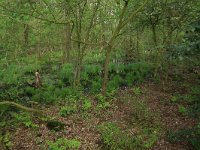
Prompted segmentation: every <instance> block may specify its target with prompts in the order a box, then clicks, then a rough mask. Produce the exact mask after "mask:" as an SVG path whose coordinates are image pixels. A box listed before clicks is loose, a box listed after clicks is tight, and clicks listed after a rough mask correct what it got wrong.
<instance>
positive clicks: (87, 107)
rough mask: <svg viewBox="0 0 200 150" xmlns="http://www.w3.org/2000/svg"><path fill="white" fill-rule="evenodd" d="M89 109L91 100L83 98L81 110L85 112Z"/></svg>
mask: <svg viewBox="0 0 200 150" xmlns="http://www.w3.org/2000/svg"><path fill="white" fill-rule="evenodd" d="M91 108H92V102H91V100H89V99H87V98H85V99H84V102H83V110H85V111H87V110H90V109H91Z"/></svg>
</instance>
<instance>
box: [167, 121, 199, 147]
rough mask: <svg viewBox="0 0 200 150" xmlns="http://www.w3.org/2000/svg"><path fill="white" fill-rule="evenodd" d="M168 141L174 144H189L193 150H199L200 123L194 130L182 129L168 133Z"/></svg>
mask: <svg viewBox="0 0 200 150" xmlns="http://www.w3.org/2000/svg"><path fill="white" fill-rule="evenodd" d="M167 137H168V140H169V141H170V142H171V143H176V142H189V143H190V144H191V145H192V146H193V148H194V149H196V150H199V149H200V143H199V141H200V123H199V124H198V125H197V126H195V127H194V128H190V129H183V130H178V131H168V132H167Z"/></svg>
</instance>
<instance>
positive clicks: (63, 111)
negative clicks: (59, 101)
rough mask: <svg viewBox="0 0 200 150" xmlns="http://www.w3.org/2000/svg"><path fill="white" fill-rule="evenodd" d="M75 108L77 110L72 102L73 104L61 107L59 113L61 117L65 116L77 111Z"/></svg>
mask: <svg viewBox="0 0 200 150" xmlns="http://www.w3.org/2000/svg"><path fill="white" fill-rule="evenodd" d="M77 110H78V108H77V106H76V105H75V104H73V105H69V106H63V107H61V109H60V112H59V113H60V115H61V116H62V117H67V116H69V115H71V114H73V113H75V112H77Z"/></svg>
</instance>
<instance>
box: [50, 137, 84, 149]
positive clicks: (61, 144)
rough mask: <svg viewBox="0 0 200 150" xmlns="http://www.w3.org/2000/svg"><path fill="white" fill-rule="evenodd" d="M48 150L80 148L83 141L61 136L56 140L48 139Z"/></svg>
mask: <svg viewBox="0 0 200 150" xmlns="http://www.w3.org/2000/svg"><path fill="white" fill-rule="evenodd" d="M47 143H48V146H49V147H48V150H66V149H79V148H80V146H81V142H79V141H77V140H74V139H71V140H69V139H64V138H59V139H57V140H56V141H55V142H51V141H48V142H47Z"/></svg>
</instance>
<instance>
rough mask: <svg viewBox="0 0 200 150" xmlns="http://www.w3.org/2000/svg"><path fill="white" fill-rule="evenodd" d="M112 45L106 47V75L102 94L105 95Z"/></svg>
mask: <svg viewBox="0 0 200 150" xmlns="http://www.w3.org/2000/svg"><path fill="white" fill-rule="evenodd" d="M111 50H112V46H108V47H107V48H106V59H105V63H104V77H103V84H102V95H104V96H105V94H106V89H107V81H108V71H109V70H108V69H109V63H110V54H111Z"/></svg>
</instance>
